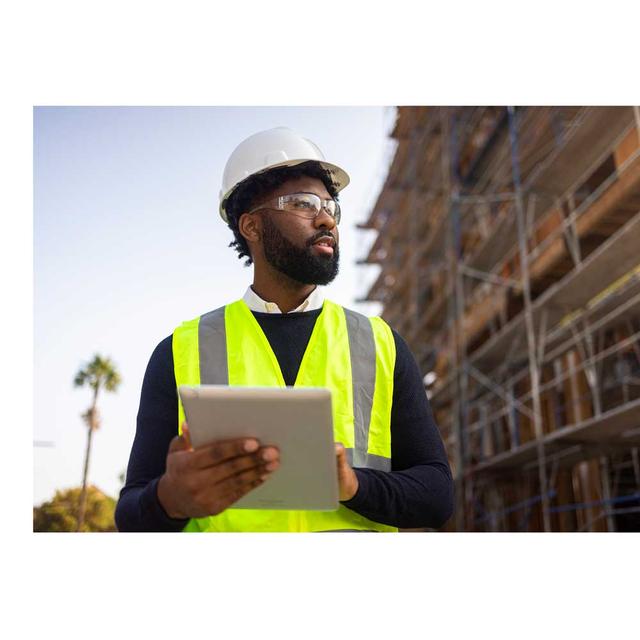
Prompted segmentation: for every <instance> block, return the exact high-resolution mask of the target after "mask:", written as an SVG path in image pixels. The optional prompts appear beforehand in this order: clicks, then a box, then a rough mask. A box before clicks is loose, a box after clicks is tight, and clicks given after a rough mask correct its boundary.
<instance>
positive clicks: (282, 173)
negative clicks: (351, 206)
mask: <svg viewBox="0 0 640 640" xmlns="http://www.w3.org/2000/svg"><path fill="white" fill-rule="evenodd" d="M303 176H304V177H309V178H317V179H318V180H322V182H323V184H324V186H325V187H326V189H327V191H328V192H329V195H330V196H331V197H332V198H333V199H334V200H336V201H337V200H338V189H337V187H336V185H335V183H334V182H333V179H332V177H331V172H330V171H329V170H327V169H323V168H322V167H321V166H320V165H319V164H318V163H317V162H313V161H309V162H303V163H301V164H297V165H295V166H293V167H276V168H275V169H271V170H270V171H265V172H264V173H258V174H256V175H253V176H250V177H249V178H247V179H246V180H244V181H243V182H242V183H241V184H240V186H239V187H238V188H237V189H236V190H235V191H234V192H233V193H232V194H231V195H230V196H229V199H228V201H227V206H226V212H227V218H228V220H229V223H228V224H229V227H230V229H231V231H233V235H234V237H235V240H234V241H233V242H231V243H229V246H230V247H233V248H234V249H235V250H236V251H237V252H238V258H245V257H246V260H245V263H244V264H245V266H246V267H248V266H249V265H250V264H252V263H253V259H252V258H251V252H250V251H249V245H248V244H247V241H246V239H245V238H244V237H243V235H242V234H241V233H240V229H239V227H238V221H239V219H240V216H241V215H242V214H243V213H245V212H247V211H249V210H250V209H251V207H252V206H253V205H254V203H257V202H259V201H260V200H261V199H262V198H264V196H266V195H267V194H269V193H270V192H272V191H274V190H275V189H277V188H278V187H279V186H280V185H281V184H283V183H284V182H287V180H295V179H297V178H302V177H303Z"/></svg>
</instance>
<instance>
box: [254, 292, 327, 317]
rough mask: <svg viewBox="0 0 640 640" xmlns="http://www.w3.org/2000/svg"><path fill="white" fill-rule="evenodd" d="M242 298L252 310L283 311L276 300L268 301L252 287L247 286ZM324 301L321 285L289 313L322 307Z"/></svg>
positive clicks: (265, 311) (262, 311)
mask: <svg viewBox="0 0 640 640" xmlns="http://www.w3.org/2000/svg"><path fill="white" fill-rule="evenodd" d="M242 299H243V300H244V302H245V304H246V305H247V306H248V307H249V309H251V311H259V312H260V313H280V314H281V313H282V311H280V307H278V305H277V304H276V303H275V302H267V301H266V300H263V299H262V298H261V297H260V296H259V295H258V294H257V293H256V292H255V291H254V290H253V289H252V288H251V287H247V290H246V292H245V294H244V296H243V297H242ZM323 303H324V294H323V293H322V291H321V290H320V288H319V287H316V288H315V289H314V290H313V291H312V292H311V293H310V294H309V297H308V298H307V299H306V300H304V301H303V303H302V304H301V305H300V306H299V307H296V308H295V309H292V310H291V311H289V313H294V312H299V311H315V310H316V309H321V308H322V305H323Z"/></svg>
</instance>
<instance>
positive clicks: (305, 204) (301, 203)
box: [293, 200, 313, 209]
mask: <svg viewBox="0 0 640 640" xmlns="http://www.w3.org/2000/svg"><path fill="white" fill-rule="evenodd" d="M293 206H294V207H295V208H296V209H312V208H313V204H312V203H311V202H309V201H308V200H295V201H294V203H293Z"/></svg>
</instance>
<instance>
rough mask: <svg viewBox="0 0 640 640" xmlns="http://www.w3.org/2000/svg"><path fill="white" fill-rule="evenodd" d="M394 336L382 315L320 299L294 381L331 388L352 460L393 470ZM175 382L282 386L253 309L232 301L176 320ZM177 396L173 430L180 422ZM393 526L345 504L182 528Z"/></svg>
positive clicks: (197, 521)
mask: <svg viewBox="0 0 640 640" xmlns="http://www.w3.org/2000/svg"><path fill="white" fill-rule="evenodd" d="M395 359H396V353H395V342H394V339H393V334H392V333H391V329H389V327H388V325H387V324H386V323H385V322H384V321H383V320H382V319H381V318H367V317H365V316H363V315H361V314H359V313H356V312H355V311H351V310H349V309H345V308H343V307H341V306H340V305H337V304H335V303H333V302H329V301H328V300H325V302H324V305H323V307H322V311H321V313H320V315H319V316H318V319H317V320H316V323H315V326H314V328H313V332H312V333H311V337H310V338H309V343H308V345H307V348H306V351H305V353H304V356H303V358H302V362H301V363H300V369H299V371H298V376H297V378H296V381H295V384H294V386H296V387H327V388H329V389H330V390H331V395H332V407H333V425H334V436H335V440H336V441H337V442H342V443H343V444H344V446H345V448H346V449H347V456H348V458H349V461H350V462H351V464H352V465H353V466H354V467H364V468H373V469H379V470H383V471H390V470H391V403H392V398H393V371H394V366H395ZM173 362H174V370H175V377H176V384H177V386H178V387H179V386H180V385H183V384H186V385H197V384H226V385H230V386H250V387H257V386H267V387H284V386H285V382H284V379H283V377H282V372H281V370H280V366H279V365H278V361H277V359H276V356H275V354H274V353H273V350H272V349H271V346H270V345H269V342H268V340H267V337H266V336H265V334H264V332H263V331H262V329H261V327H260V325H259V324H258V322H257V320H256V319H255V317H254V316H253V314H252V313H251V310H250V309H249V307H248V306H247V305H246V303H245V302H244V301H243V300H238V301H237V302H234V303H232V304H229V305H227V306H225V307H221V308H220V309H216V310H215V311H211V312H209V313H207V314H205V315H202V316H199V317H197V318H195V319H193V320H189V321H187V322H184V323H182V324H181V325H180V326H179V327H178V328H177V329H176V330H175V331H174V332H173ZM184 419H185V418H184V409H183V407H182V403H181V402H180V399H179V398H178V432H181V429H182V426H181V425H182V422H183V421H184ZM349 530H350V531H354V530H356V531H397V528H396V527H391V526H388V525H385V524H381V523H379V522H373V521H372V520H368V519H367V518H365V517H363V516H361V515H359V514H357V513H355V512H354V511H351V510H350V509H347V508H346V507H344V506H343V505H340V507H339V508H338V509H337V510H336V511H286V510H262V509H233V508H230V509H226V510H225V511H223V512H222V513H221V514H219V515H217V516H210V517H205V518H193V519H191V520H190V521H189V522H188V523H187V525H186V527H185V528H184V531H349Z"/></svg>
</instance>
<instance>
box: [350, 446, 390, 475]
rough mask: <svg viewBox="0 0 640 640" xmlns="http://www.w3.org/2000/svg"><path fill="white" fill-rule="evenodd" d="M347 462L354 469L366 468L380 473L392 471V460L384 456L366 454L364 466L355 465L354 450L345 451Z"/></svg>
mask: <svg viewBox="0 0 640 640" xmlns="http://www.w3.org/2000/svg"><path fill="white" fill-rule="evenodd" d="M345 451H346V452H347V461H348V462H349V464H350V465H351V466H352V467H365V468H367V469H377V470H378V471H391V460H389V458H385V457H383V456H376V455H374V454H373V453H366V454H365V456H364V462H363V463H362V464H354V462H353V458H354V455H353V449H345Z"/></svg>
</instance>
